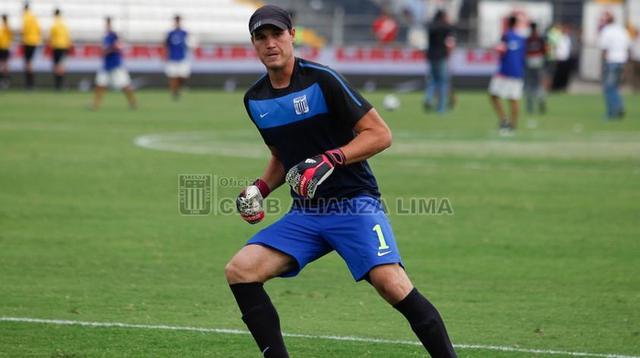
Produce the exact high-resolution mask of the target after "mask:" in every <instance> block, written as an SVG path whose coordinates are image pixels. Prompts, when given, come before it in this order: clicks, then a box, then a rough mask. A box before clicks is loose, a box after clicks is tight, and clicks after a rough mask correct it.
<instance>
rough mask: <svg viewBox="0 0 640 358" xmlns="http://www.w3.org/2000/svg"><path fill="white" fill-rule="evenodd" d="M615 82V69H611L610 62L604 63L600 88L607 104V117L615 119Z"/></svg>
mask: <svg viewBox="0 0 640 358" xmlns="http://www.w3.org/2000/svg"><path fill="white" fill-rule="evenodd" d="M615 82H616V81H615V71H614V69H613V66H612V65H611V64H606V65H605V67H604V72H603V75H602V89H603V92H604V98H605V102H606V106H607V114H606V118H607V119H615V108H614V106H615V100H616V99H615V95H616V88H615V86H616V83H615Z"/></svg>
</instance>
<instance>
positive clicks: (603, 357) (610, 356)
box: [0, 317, 640, 358]
mask: <svg viewBox="0 0 640 358" xmlns="http://www.w3.org/2000/svg"><path fill="white" fill-rule="evenodd" d="M0 322H21V323H40V324H55V325H66V326H84V327H105V328H114V327H115V328H133V329H153V330H167V331H187V332H203V333H218V334H242V335H248V334H250V333H249V332H248V331H243V330H239V329H226V328H202V327H188V326H169V325H149V324H132V323H121V322H86V321H71V320H59V319H40V318H28V317H0ZM283 335H284V336H285V337H292V338H307V339H322V340H331V341H347V342H363V343H379V344H404V345H420V343H419V342H417V341H403V340H390V339H378V338H367V337H353V336H325V335H310V334H297V333H283ZM454 346H455V347H456V348H459V349H463V350H466V349H473V350H490V351H501V352H517V353H530V354H547V355H559V356H568V357H597V358H640V356H630V355H622V354H615V353H587V352H570V351H559V350H545V349H529V348H515V347H508V346H493V345H481V344H455V345H454Z"/></svg>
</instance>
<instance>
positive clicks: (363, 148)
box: [341, 128, 391, 164]
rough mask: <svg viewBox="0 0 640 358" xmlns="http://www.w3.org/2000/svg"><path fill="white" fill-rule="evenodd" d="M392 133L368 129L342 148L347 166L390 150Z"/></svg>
mask: <svg viewBox="0 0 640 358" xmlns="http://www.w3.org/2000/svg"><path fill="white" fill-rule="evenodd" d="M390 145H391V132H389V131H385V130H382V129H378V128H376V129H366V130H364V131H362V132H360V133H358V135H357V136H356V137H355V138H353V140H351V142H349V144H347V145H345V146H344V147H342V148H341V149H342V152H343V153H344V156H345V157H346V158H347V164H352V163H357V162H361V161H363V160H367V159H369V158H370V157H372V156H374V155H376V154H378V153H380V152H382V151H383V150H385V149H387V148H389V146H390Z"/></svg>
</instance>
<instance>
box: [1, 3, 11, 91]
mask: <svg viewBox="0 0 640 358" xmlns="http://www.w3.org/2000/svg"><path fill="white" fill-rule="evenodd" d="M12 39H13V36H12V34H11V29H10V28H9V17H7V14H2V24H1V25H0V89H7V88H9V55H10V49H11V40H12Z"/></svg>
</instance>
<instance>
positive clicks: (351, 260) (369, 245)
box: [247, 196, 402, 281]
mask: <svg viewBox="0 0 640 358" xmlns="http://www.w3.org/2000/svg"><path fill="white" fill-rule="evenodd" d="M250 244H257V245H263V246H267V247H270V248H273V249H276V250H278V251H281V252H283V253H285V254H287V255H289V256H291V257H293V258H294V259H295V261H296V262H297V267H296V268H295V269H293V270H291V271H288V272H285V273H284V274H282V275H281V277H293V276H296V275H297V274H298V273H299V272H300V271H301V270H302V269H303V268H304V267H305V266H306V265H307V264H308V263H310V262H313V261H315V260H317V259H319V258H320V257H322V256H324V255H326V254H327V253H329V252H331V251H333V250H335V251H336V252H337V253H338V254H339V255H340V256H341V257H342V259H343V260H344V261H345V262H346V264H347V266H348V267H349V271H351V275H352V276H353V278H354V280H356V281H360V280H362V279H366V278H367V274H368V272H369V271H370V270H371V269H372V268H374V267H375V266H378V265H384V264H393V263H399V264H400V265H402V260H401V258H400V252H399V251H398V247H397V246H396V240H395V238H394V236H393V231H392V229H391V224H390V223H389V220H388V218H387V215H386V214H385V211H384V207H383V206H382V204H381V202H380V200H378V199H377V198H374V197H370V196H358V197H355V198H350V199H343V200H340V201H336V202H331V203H329V204H326V205H323V206H322V207H318V208H300V207H296V206H295V205H294V206H293V207H292V209H291V210H290V211H289V212H288V213H287V214H286V215H285V216H283V217H282V218H281V219H280V220H278V221H277V222H275V223H273V224H272V225H271V226H269V227H267V228H265V229H263V230H262V231H260V232H258V233H257V234H256V235H255V236H253V237H252V238H251V239H250V240H249V241H248V242H247V245H250Z"/></svg>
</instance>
